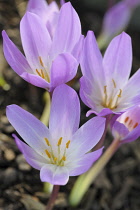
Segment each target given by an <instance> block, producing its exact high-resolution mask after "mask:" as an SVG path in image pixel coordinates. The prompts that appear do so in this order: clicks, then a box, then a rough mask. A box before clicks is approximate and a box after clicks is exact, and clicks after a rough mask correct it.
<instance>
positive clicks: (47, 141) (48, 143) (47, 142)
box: [44, 138, 50, 146]
mask: <svg viewBox="0 0 140 210" xmlns="http://www.w3.org/2000/svg"><path fill="white" fill-rule="evenodd" d="M44 139H45V141H46V144H47V145H48V146H50V142H49V140H48V139H47V138H44Z"/></svg>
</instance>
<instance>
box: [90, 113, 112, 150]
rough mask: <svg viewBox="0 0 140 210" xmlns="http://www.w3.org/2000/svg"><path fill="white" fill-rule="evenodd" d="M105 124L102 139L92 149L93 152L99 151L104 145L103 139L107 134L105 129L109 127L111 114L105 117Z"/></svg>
mask: <svg viewBox="0 0 140 210" xmlns="http://www.w3.org/2000/svg"><path fill="white" fill-rule="evenodd" d="M105 118H106V123H105V130H104V133H103V135H102V138H101V139H100V141H99V142H98V144H97V145H96V146H95V147H94V148H93V151H95V150H97V149H100V148H101V147H102V146H103V144H104V140H105V137H106V133H107V129H108V125H109V122H110V120H111V118H112V114H110V115H107V116H106V117H105Z"/></svg>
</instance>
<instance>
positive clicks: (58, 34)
mask: <svg viewBox="0 0 140 210" xmlns="http://www.w3.org/2000/svg"><path fill="white" fill-rule="evenodd" d="M29 10H31V8H30V9H29ZM2 35H3V50H4V55H5V58H6V60H7V61H8V63H9V65H10V66H11V67H12V68H13V69H14V71H15V72H16V73H17V74H19V75H20V76H21V77H22V78H23V79H24V80H26V81H28V82H29V83H31V84H33V85H35V86H38V87H42V88H45V89H47V90H48V91H49V92H50V91H53V90H54V88H55V87H57V86H58V85H60V84H63V83H66V82H68V81H70V80H71V79H73V78H74V76H75V75H76V72H77V67H78V64H79V62H78V60H79V56H80V55H79V52H80V49H81V43H82V35H81V24H80V20H79V17H78V15H77V13H76V11H75V10H74V8H73V7H72V6H71V4H70V3H66V4H64V5H63V6H62V7H61V9H60V12H59V15H58V18H57V25H56V26H55V29H54V34H53V37H51V35H50V33H49V31H48V29H47V27H46V24H44V21H42V20H41V17H39V16H38V15H37V14H35V13H33V12H29V11H27V12H26V14H25V15H24V17H23V18H22V20H21V22H20V35H21V41H22V46H23V49H24V53H25V56H24V55H23V54H22V53H21V52H20V51H19V50H18V48H17V47H16V46H15V45H14V43H13V42H12V41H11V40H10V39H9V37H8V35H7V34H6V32H5V31H3V33H2Z"/></svg>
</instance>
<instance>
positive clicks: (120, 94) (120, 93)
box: [118, 89, 122, 98]
mask: <svg viewBox="0 0 140 210" xmlns="http://www.w3.org/2000/svg"><path fill="white" fill-rule="evenodd" d="M121 96H122V90H121V89H120V92H119V95H118V97H119V98H120V97H121Z"/></svg>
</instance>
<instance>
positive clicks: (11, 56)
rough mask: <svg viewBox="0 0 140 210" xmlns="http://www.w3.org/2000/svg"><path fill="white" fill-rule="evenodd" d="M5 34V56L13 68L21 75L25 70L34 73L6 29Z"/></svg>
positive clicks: (3, 34)
mask: <svg viewBox="0 0 140 210" xmlns="http://www.w3.org/2000/svg"><path fill="white" fill-rule="evenodd" d="M2 36H3V51H4V56H5V58H6V60H7V62H8V63H9V65H10V66H11V68H13V70H14V71H15V72H16V73H17V74H18V75H19V76H21V74H22V73H23V72H28V73H33V71H32V69H31V67H30V66H29V64H28V62H27V60H26V58H25V57H24V55H23V54H22V53H21V52H20V51H19V49H18V48H17V47H16V46H15V44H14V43H13V42H12V41H11V40H10V39H9V37H8V35H7V33H6V32H5V31H3V32H2Z"/></svg>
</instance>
